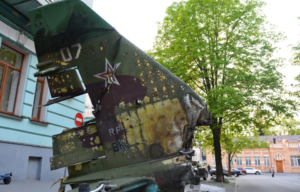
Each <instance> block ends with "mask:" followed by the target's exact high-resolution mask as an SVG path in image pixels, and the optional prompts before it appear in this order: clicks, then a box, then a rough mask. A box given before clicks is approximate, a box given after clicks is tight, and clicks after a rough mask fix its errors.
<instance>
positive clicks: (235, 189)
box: [234, 177, 238, 192]
mask: <svg viewBox="0 0 300 192" xmlns="http://www.w3.org/2000/svg"><path fill="white" fill-rule="evenodd" d="M237 187H238V178H237V177H236V180H235V188H234V192H237Z"/></svg>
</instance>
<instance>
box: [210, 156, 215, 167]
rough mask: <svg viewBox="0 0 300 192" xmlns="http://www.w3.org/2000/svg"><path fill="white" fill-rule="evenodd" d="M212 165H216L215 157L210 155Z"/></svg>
mask: <svg viewBox="0 0 300 192" xmlns="http://www.w3.org/2000/svg"><path fill="white" fill-rule="evenodd" d="M211 164H212V165H213V166H216V159H215V156H212V163H211Z"/></svg>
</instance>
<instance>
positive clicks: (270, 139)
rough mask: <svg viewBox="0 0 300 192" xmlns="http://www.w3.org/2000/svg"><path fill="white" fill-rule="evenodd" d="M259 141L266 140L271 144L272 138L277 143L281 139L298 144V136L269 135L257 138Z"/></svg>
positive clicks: (299, 136) (299, 139) (299, 137)
mask: <svg viewBox="0 0 300 192" xmlns="http://www.w3.org/2000/svg"><path fill="white" fill-rule="evenodd" d="M259 138H260V139H261V140H264V139H267V141H270V142H273V138H275V139H276V141H277V142H281V141H282V139H287V141H289V142H293V141H294V142H298V141H300V135H280V136H275V135H269V136H259Z"/></svg>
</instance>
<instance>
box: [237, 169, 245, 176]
mask: <svg viewBox="0 0 300 192" xmlns="http://www.w3.org/2000/svg"><path fill="white" fill-rule="evenodd" d="M236 169H238V170H239V171H240V172H241V173H242V174H245V175H246V174H247V171H246V169H244V168H236Z"/></svg>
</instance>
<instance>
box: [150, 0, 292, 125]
mask: <svg viewBox="0 0 300 192" xmlns="http://www.w3.org/2000/svg"><path fill="white" fill-rule="evenodd" d="M263 5H264V3H263V2H261V1H259V0H246V1H240V0H222V1H221V0H189V1H186V2H179V3H173V4H172V5H171V6H170V7H169V8H168V9H167V11H166V13H167V16H166V17H165V19H164V22H163V23H162V24H160V25H159V30H158V34H157V37H156V43H155V46H154V50H152V51H151V52H150V54H151V55H152V56H154V57H155V58H156V59H157V60H158V61H159V62H160V63H162V64H163V65H164V66H165V67H166V68H168V69H169V70H170V71H172V72H173V73H174V74H176V75H177V76H178V77H180V78H181V79H182V80H183V81H185V82H186V83H188V84H189V85H190V86H191V87H192V88H193V89H194V90H195V91H196V92H198V93H199V95H201V96H202V97H203V98H204V100H205V101H206V103H207V104H208V107H209V110H210V111H211V113H212V115H213V118H217V120H218V121H217V123H218V124H223V123H227V122H229V121H232V120H235V119H239V120H240V119H243V122H242V123H244V124H253V123H256V121H257V118H256V117H255V116H253V115H254V114H253V113H252V111H254V110H256V109H259V110H260V112H259V113H263V114H264V119H266V120H267V119H271V120H272V118H275V116H276V115H279V114H282V115H283V114H284V115H285V116H288V117H292V116H293V112H295V110H296V108H295V103H294V102H293V101H292V100H289V99H286V98H285V97H284V95H285V94H286V93H285V92H284V89H283V86H282V85H283V81H282V80H283V76H282V74H281V73H280V72H279V71H278V70H277V69H278V67H282V66H283V64H282V60H281V59H274V58H273V57H272V56H273V53H274V51H275V50H276V47H274V46H273V44H274V43H276V42H278V41H280V40H282V39H283V36H282V34H280V33H276V32H274V31H267V29H266V21H265V16H264V15H263V14H262V12H261V8H262V6H263ZM267 121H269V120H267Z"/></svg>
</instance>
